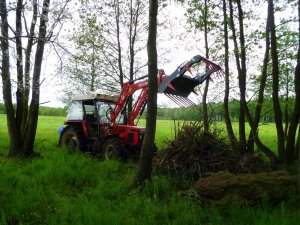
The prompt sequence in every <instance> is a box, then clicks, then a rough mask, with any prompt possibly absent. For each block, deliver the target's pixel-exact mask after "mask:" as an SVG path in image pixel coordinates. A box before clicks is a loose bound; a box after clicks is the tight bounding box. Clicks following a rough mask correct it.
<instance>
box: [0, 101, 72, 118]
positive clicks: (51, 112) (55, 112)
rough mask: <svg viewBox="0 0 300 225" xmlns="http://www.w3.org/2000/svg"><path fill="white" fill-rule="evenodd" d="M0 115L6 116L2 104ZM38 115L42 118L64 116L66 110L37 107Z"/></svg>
mask: <svg viewBox="0 0 300 225" xmlns="http://www.w3.org/2000/svg"><path fill="white" fill-rule="evenodd" d="M0 114H6V110H5V107H4V104H3V103H0ZM39 115H42V116H66V115H67V108H66V107H64V108H52V107H46V106H40V107H39Z"/></svg>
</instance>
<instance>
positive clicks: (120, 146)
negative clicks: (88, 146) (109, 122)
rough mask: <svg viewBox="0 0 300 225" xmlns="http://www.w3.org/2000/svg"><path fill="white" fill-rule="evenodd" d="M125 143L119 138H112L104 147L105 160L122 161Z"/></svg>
mask: <svg viewBox="0 0 300 225" xmlns="http://www.w3.org/2000/svg"><path fill="white" fill-rule="evenodd" d="M124 148H125V146H124V143H123V142H122V141H121V140H120V139H118V138H110V139H108V140H106V141H105V143H104V145H103V150H104V158H105V159H106V160H111V159H120V158H121V157H122V153H123V151H124Z"/></svg>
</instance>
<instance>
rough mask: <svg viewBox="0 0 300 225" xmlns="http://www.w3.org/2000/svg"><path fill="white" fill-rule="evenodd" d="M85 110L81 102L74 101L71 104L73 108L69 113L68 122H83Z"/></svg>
mask: <svg viewBox="0 0 300 225" xmlns="http://www.w3.org/2000/svg"><path fill="white" fill-rule="evenodd" d="M82 117H83V110H82V103H81V101H74V102H72V103H71V106H70V108H69V111H68V115H67V119H68V120H82Z"/></svg>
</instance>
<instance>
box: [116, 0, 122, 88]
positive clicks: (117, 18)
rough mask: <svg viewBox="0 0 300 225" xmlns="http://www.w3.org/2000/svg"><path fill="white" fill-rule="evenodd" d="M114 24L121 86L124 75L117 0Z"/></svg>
mask: <svg viewBox="0 0 300 225" xmlns="http://www.w3.org/2000/svg"><path fill="white" fill-rule="evenodd" d="M116 7H117V8H116V25H117V43H118V67H119V79H120V85H121V87H122V86H123V83H124V75H123V67H122V48H121V41H120V38H121V37H120V3H119V1H117V3H116Z"/></svg>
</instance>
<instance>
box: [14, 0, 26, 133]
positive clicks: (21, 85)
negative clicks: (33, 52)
mask: <svg viewBox="0 0 300 225" xmlns="http://www.w3.org/2000/svg"><path fill="white" fill-rule="evenodd" d="M22 10H23V0H18V2H17V8H16V51H17V80H18V82H17V93H16V96H17V109H16V124H17V132H18V133H19V134H21V130H22V119H23V107H24V97H23V96H24V83H23V82H24V81H23V77H24V76H23V49H22V38H21V37H22Z"/></svg>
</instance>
